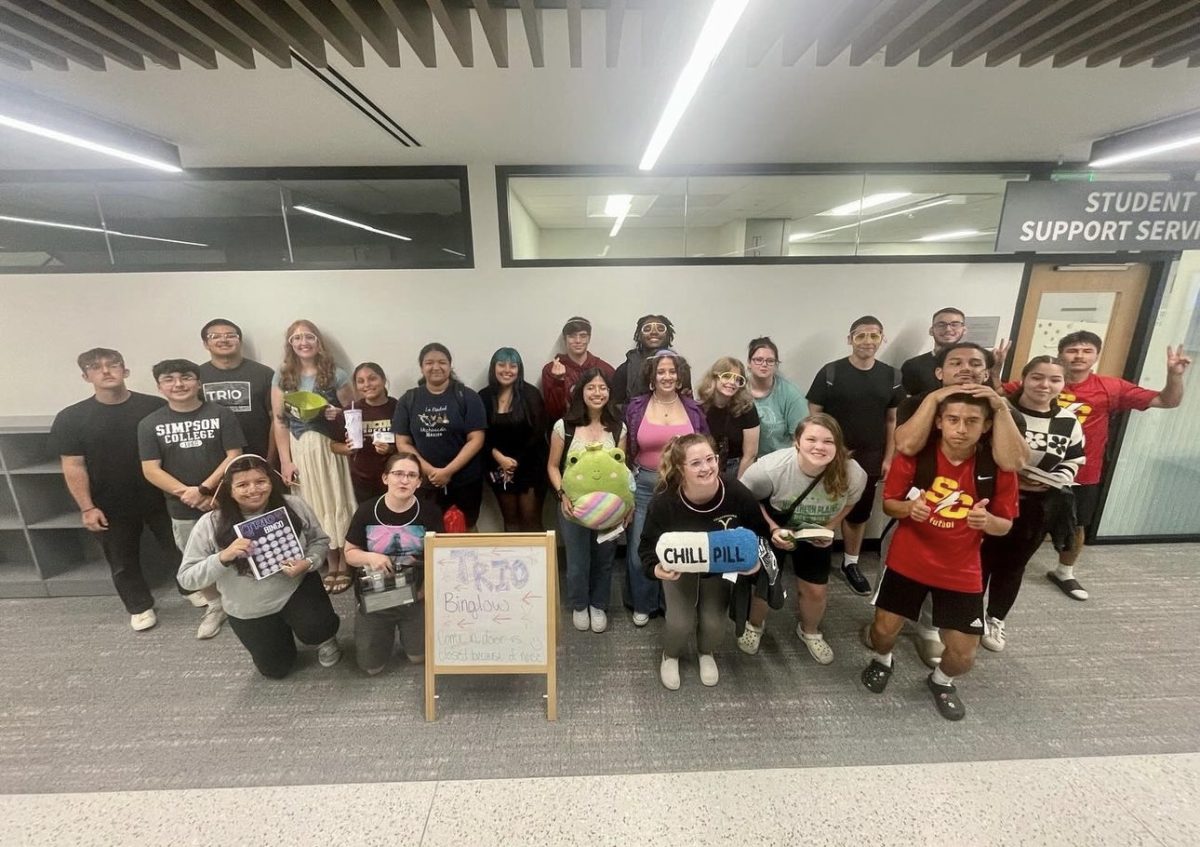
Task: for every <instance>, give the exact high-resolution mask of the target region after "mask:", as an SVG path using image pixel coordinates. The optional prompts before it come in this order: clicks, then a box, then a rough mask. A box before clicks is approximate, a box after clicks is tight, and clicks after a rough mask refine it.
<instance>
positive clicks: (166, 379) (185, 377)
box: [158, 374, 199, 385]
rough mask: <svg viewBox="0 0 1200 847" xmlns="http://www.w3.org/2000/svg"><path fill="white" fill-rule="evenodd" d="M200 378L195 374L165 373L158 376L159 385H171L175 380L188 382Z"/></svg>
mask: <svg viewBox="0 0 1200 847" xmlns="http://www.w3.org/2000/svg"><path fill="white" fill-rule="evenodd" d="M198 379H199V377H197V376H196V375H195V374H163V375H162V376H160V377H159V378H158V384H159V385H170V384H171V383H173V382H181V383H183V384H185V385H186V384H187V383H189V382H196V381H197V380H198Z"/></svg>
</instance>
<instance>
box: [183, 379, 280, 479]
mask: <svg viewBox="0 0 1200 847" xmlns="http://www.w3.org/2000/svg"><path fill="white" fill-rule="evenodd" d="M274 376H275V371H273V370H271V369H270V368H268V367H267V366H266V365H264V364H262V363H260V362H255V361H253V360H251V359H242V363H241V364H240V365H238V366H237V367H236V368H230V369H229V370H223V369H221V368H218V367H217V366H216V365H214V364H213V363H212V362H205V363H204V364H203V365H201V366H200V384H201V385H200V388H201V391H203V393H204V399H205V400H207V401H209V402H210V403H216V404H217V405H218V406H224V407H225V408H226V409H228V410H229V411H231V412H233V413H234V414H235V415H237V419H238V424H239V425H240V426H241V427H242V435H244V436H245V437H246V452H247V453H257V454H258V455H260V456H264V457H265V456H266V455H267V446H268V445H269V444H270V438H271V380H272V378H273V377H274Z"/></svg>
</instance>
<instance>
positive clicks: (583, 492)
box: [562, 444, 633, 530]
mask: <svg viewBox="0 0 1200 847" xmlns="http://www.w3.org/2000/svg"><path fill="white" fill-rule="evenodd" d="M562 480H563V481H562V487H563V495H564V496H566V497H567V499H568V500H570V501H571V514H572V516H573V517H574V519H575V522H576V523H579V524H582V525H583V526H586V527H587V528H588V529H596V530H608V529H613V528H614V527H618V526H620V525H621V523H622V522H623V521H624V520H625V518H626V517H627V516H628V515H629V513H630V512H632V511H633V475H632V474H631V473H630V472H629V468H628V467H626V466H625V454H624V453H622V452H621V451H620V450H618V449H616V448H615V447H605V446H604V445H603V444H589V445H587V447H586V448H584V449H583V450H579V451H573V452H571V453H569V454H568V455H567V466H566V467H565V468H564V469H563V475H562Z"/></svg>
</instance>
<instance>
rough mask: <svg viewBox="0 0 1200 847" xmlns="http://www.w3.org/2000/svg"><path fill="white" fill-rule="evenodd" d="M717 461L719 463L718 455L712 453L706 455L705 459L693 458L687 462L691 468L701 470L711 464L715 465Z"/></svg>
mask: <svg viewBox="0 0 1200 847" xmlns="http://www.w3.org/2000/svg"><path fill="white" fill-rule="evenodd" d="M716 463H717V457H716V456H714V455H711V454H710V455H708V456H705V457H704V458H703V459H692V460H691V461H690V462H687V463H686V464H687V466H688V469H689V470H693V471H699V470H703V469H704V468H706V467H708V466H709V465H715V464H716Z"/></svg>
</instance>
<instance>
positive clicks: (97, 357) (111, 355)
mask: <svg viewBox="0 0 1200 847" xmlns="http://www.w3.org/2000/svg"><path fill="white" fill-rule="evenodd" d="M105 359H107V360H108V361H110V362H119V363H120V364H121V365H122V366H124V364H125V357H124V356H122V355H121V354H120V353H118V352H117V351H116V350H113V349H112V348H110V347H93V348H92V349H91V350H84V351H83V352H82V353H80V354H79V356H78V357H77V358H76V359H75V364H77V365H79V370H81V371H83V372H84V373H87V369H88V366H89V365H95V364H97V363H98V362H102V361H104V360H105Z"/></svg>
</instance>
